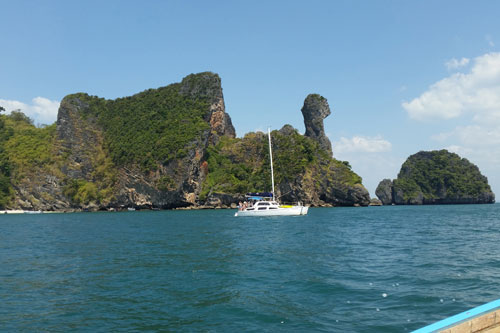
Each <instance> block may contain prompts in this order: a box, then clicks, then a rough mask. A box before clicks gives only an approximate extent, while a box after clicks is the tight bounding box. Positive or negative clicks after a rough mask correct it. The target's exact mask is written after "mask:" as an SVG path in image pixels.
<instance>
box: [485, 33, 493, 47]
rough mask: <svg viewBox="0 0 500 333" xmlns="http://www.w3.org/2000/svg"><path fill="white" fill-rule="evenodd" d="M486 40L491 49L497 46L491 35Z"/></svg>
mask: <svg viewBox="0 0 500 333" xmlns="http://www.w3.org/2000/svg"><path fill="white" fill-rule="evenodd" d="M484 38H485V39H486V42H487V43H488V45H489V46H490V47H494V46H495V43H494V42H493V39H492V38H491V35H486V36H485V37H484Z"/></svg>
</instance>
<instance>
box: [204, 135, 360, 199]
mask: <svg viewBox="0 0 500 333" xmlns="http://www.w3.org/2000/svg"><path fill="white" fill-rule="evenodd" d="M287 132H288V133H286V134H285V133H282V132H281V131H273V132H272V133H271V137H272V148H273V164H274V178H275V183H276V184H280V183H290V182H294V181H295V180H297V179H301V178H302V177H304V175H305V174H306V172H307V170H311V169H315V170H316V171H318V172H317V173H316V174H315V176H318V174H319V173H322V174H324V175H330V176H331V177H333V176H332V175H335V177H336V178H337V180H338V181H340V182H342V183H344V184H349V185H354V184H360V183H361V177H359V176H358V175H356V174H355V173H354V172H352V171H351V170H350V169H348V167H346V165H345V164H344V163H342V162H340V161H337V160H334V159H332V158H331V157H329V156H328V154H327V153H326V152H325V151H324V150H323V149H321V148H320V147H319V145H318V143H317V142H316V141H314V140H312V139H310V138H308V137H305V136H303V135H300V134H299V133H298V132H297V130H295V129H293V130H291V131H290V130H287ZM207 156H208V158H207V162H208V170H209V173H208V176H207V178H206V180H205V182H204V184H203V191H202V194H201V196H200V199H201V200H203V199H204V198H205V197H206V195H207V194H208V193H210V192H217V193H233V194H234V193H240V194H243V193H246V192H258V191H271V170H270V165H269V147H268V137H267V134H264V133H248V134H247V135H245V137H244V138H242V139H240V138H235V139H229V138H223V139H222V140H221V141H220V142H219V143H218V144H217V145H216V146H212V147H209V148H208V152H207ZM318 169H319V170H318ZM321 181H323V180H321ZM332 181H333V179H332Z"/></svg>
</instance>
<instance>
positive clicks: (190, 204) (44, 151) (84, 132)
mask: <svg viewBox="0 0 500 333" xmlns="http://www.w3.org/2000/svg"><path fill="white" fill-rule="evenodd" d="M302 112H303V114H304V122H305V123H306V135H305V136H303V135H300V134H299V133H298V132H297V130H295V129H294V128H293V127H291V126H289V125H286V126H284V127H283V128H282V129H281V130H280V131H274V132H273V152H274V153H275V155H276V157H275V158H276V166H275V177H276V180H277V184H278V185H277V189H276V192H277V195H278V196H280V197H281V199H282V201H297V200H300V201H302V202H303V203H305V204H312V205H316V206H340V205H342V206H352V205H362V206H366V205H368V204H369V200H370V199H369V195H368V192H367V191H366V189H365V188H364V187H363V185H362V184H361V178H360V177H359V176H358V175H356V174H355V173H354V172H352V171H351V170H350V168H349V166H348V165H347V164H344V163H342V162H340V161H337V160H335V159H333V158H332V157H331V144H330V141H329V140H328V138H327V137H326V136H325V134H324V128H323V119H324V117H326V116H327V115H328V114H330V110H329V107H328V103H327V102H326V99H325V98H323V97H321V96H319V95H309V96H308V97H307V98H306V101H305V102H304V107H303V109H302ZM0 117H2V120H5V126H4V127H5V128H7V129H4V128H3V127H2V128H0V134H2V133H3V132H2V131H4V130H5V131H7V132H8V133H10V134H9V135H8V136H6V135H0V148H1V149H0V151H3V149H4V148H5V152H6V154H7V157H8V158H7V159H6V160H8V161H10V164H9V166H8V168H7V169H8V170H10V171H9V174H8V176H3V174H2V177H4V178H5V177H10V183H11V184H10V188H7V189H6V190H5V191H3V192H2V193H3V195H4V196H3V197H2V198H6V199H5V200H4V201H2V202H6V204H5V205H4V206H6V207H7V208H17V209H26V210H49V211H50V210H57V211H61V210H63V211H70V210H82V209H83V210H99V209H110V208H114V209H120V208H126V207H135V208H156V207H157V208H203V207H230V206H233V207H234V203H235V202H238V201H239V200H242V198H243V196H242V195H243V194H244V193H245V192H248V191H261V190H268V189H269V188H270V175H269V164H268V163H269V162H268V150H267V136H266V135H265V134H263V133H248V134H247V135H245V137H244V138H242V139H238V138H236V137H235V136H236V135H235V130H234V127H233V125H232V123H231V118H230V116H229V115H228V114H227V113H226V111H225V104H224V97H223V93H222V87H221V80H220V78H219V76H218V75H217V74H214V73H209V72H205V73H199V74H192V75H189V76H187V77H186V78H184V79H183V80H182V82H180V83H175V84H171V85H169V86H166V87H162V88H158V89H149V90H146V91H143V92H141V93H138V94H136V95H133V96H130V97H124V98H119V99H116V100H106V99H103V98H99V97H96V96H89V95H87V94H84V93H78V94H72V95H68V96H66V97H65V98H64V99H63V100H62V102H61V105H60V108H59V113H58V118H57V122H56V124H54V125H51V126H47V127H44V128H35V127H34V126H33V125H32V124H30V123H29V121H28V120H26V119H22V117H21V118H20V119H14V117H12V116H4V115H2V116H0ZM18 118H19V117H18ZM2 124H3V122H2ZM0 157H2V156H0ZM2 161H4V159H0V162H2ZM2 163H3V162H2ZM0 164H1V163H0ZM1 166H2V165H0V167H1ZM7 169H6V170H7ZM2 170H3V169H1V170H0V172H1V171H2ZM2 179H3V178H2ZM6 179H7V180H8V179H9V178H6ZM7 182H8V181H7ZM9 198H10V199H9ZM2 200H3V199H2Z"/></svg>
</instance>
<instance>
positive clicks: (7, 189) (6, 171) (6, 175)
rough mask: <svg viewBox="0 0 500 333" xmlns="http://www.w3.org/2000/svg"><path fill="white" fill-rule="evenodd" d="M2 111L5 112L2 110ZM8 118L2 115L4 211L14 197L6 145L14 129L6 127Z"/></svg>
mask: <svg viewBox="0 0 500 333" xmlns="http://www.w3.org/2000/svg"><path fill="white" fill-rule="evenodd" d="M0 111H5V109H4V108H1V110H0ZM5 118H6V116H4V115H0V209H4V208H5V205H7V203H8V202H9V200H10V198H11V196H12V186H11V184H10V169H11V168H10V163H9V157H8V155H7V153H6V151H5V143H6V142H7V140H8V139H9V138H10V137H11V136H12V135H13V133H14V131H13V130H12V128H10V127H7V126H6V125H5Z"/></svg>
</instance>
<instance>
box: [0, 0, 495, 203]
mask: <svg viewBox="0 0 500 333" xmlns="http://www.w3.org/2000/svg"><path fill="white" fill-rule="evenodd" d="M0 13H1V16H0V17H1V19H0V31H1V33H0V41H1V43H2V48H1V50H2V51H1V53H0V75H1V78H2V79H1V80H0V105H2V106H4V107H5V108H6V109H7V110H12V109H18V108H19V109H22V110H23V111H24V112H26V113H27V114H29V115H30V116H31V117H32V118H34V119H35V122H37V123H51V122H53V121H55V116H56V113H57V107H58V103H59V101H60V100H61V99H62V98H63V97H64V96H65V95H67V94H70V93H74V92H87V93H89V94H92V95H98V96H101V97H105V98H116V97H122V96H128V95H131V94H134V93H137V92H139V91H142V90H145V89H148V88H155V87H159V86H164V85H167V84H169V83H173V82H178V81H180V80H181V79H182V78H183V77H184V76H186V75H188V74H190V73H196V72H201V71H213V72H216V73H218V74H219V75H220V76H221V78H222V85H223V89H224V97H225V102H226V111H227V112H228V113H229V114H230V116H231V118H232V120H233V124H234V125H235V128H236V132H237V135H238V136H242V135H244V134H245V133H246V132H249V131H255V130H265V129H266V128H267V127H268V126H271V127H272V128H276V129H278V128H281V127H282V125H284V124H286V123H289V124H291V125H293V126H294V127H296V128H298V129H299V130H300V131H301V132H303V131H304V124H303V119H302V114H301V112H300V109H301V107H302V104H303V101H304V99H305V97H306V96H307V94H309V93H319V94H321V95H323V96H324V97H326V98H327V99H328V101H329V104H330V107H331V108H332V115H331V116H330V117H328V118H327V119H325V129H326V132H327V134H328V135H329V137H330V140H331V141H332V143H333V151H334V156H335V157H336V158H339V159H342V160H348V161H349V162H350V163H351V165H352V166H353V169H354V171H356V172H357V173H359V174H360V175H361V176H362V177H363V180H364V181H363V182H364V184H365V186H366V187H367V188H368V190H369V191H370V194H371V195H372V196H375V194H374V192H375V187H376V186H377V184H378V182H379V181H380V180H381V179H383V178H395V177H396V176H397V173H398V171H399V169H400V167H401V164H402V163H403V162H404V160H405V159H406V158H407V157H408V156H409V155H411V154H414V153H416V152H418V151H419V150H431V149H442V148H446V149H449V150H451V151H454V152H457V153H458V154H459V155H461V156H463V157H467V158H468V159H469V160H471V161H472V162H473V163H475V164H477V165H478V166H479V168H480V169H481V171H482V172H483V174H484V175H486V176H487V177H488V179H489V181H490V184H491V185H492V187H493V191H494V192H496V193H497V195H500V47H499V46H500V33H499V31H500V20H499V19H498V13H500V2H498V1H326V0H325V1H314V0H313V1H153V0H150V1H56V0H52V1H41V0H39V1H24V0H20V1H3V0H0Z"/></svg>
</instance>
